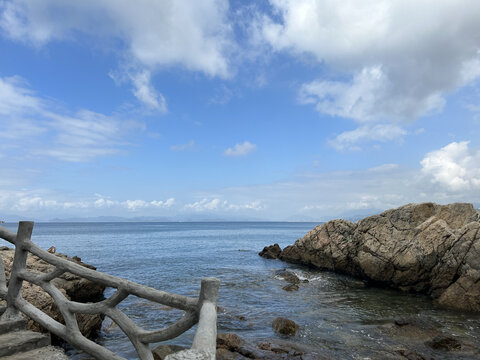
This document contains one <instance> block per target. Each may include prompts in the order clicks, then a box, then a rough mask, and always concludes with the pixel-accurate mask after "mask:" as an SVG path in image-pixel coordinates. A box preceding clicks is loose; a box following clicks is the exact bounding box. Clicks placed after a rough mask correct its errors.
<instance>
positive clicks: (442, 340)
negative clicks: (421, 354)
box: [425, 336, 462, 351]
mask: <svg viewBox="0 0 480 360" xmlns="http://www.w3.org/2000/svg"><path fill="white" fill-rule="evenodd" d="M425 345H428V346H430V347H431V348H432V349H435V350H445V351H455V350H460V349H461V348H462V344H461V343H460V341H458V340H457V339H455V338H453V337H451V336H437V337H435V338H433V339H432V340H430V341H427V342H426V343H425Z"/></svg>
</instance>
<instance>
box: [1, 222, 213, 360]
mask: <svg viewBox="0 0 480 360" xmlns="http://www.w3.org/2000/svg"><path fill="white" fill-rule="evenodd" d="M33 225H34V223H33V222H31V221H21V222H20V223H19V225H18V231H17V233H16V234H15V233H13V232H11V231H9V230H8V229H6V228H4V227H2V226H0V238H2V239H4V240H6V241H8V242H10V243H12V244H14V245H15V255H14V261H13V264H12V269H11V272H10V280H9V283H8V288H7V282H6V278H5V268H4V264H3V260H2V258H1V256H0V298H1V299H4V300H6V301H7V309H6V310H5V313H4V314H3V315H2V317H1V318H0V320H11V319H16V318H19V317H21V316H22V315H21V313H24V314H25V315H27V316H28V317H29V318H31V319H33V320H34V321H35V322H37V323H39V324H40V325H42V326H43V327H44V328H46V329H47V330H48V331H50V332H52V333H54V334H55V335H57V336H58V337H60V338H62V339H63V340H65V341H67V342H68V343H70V344H71V345H73V346H74V347H76V348H78V349H81V350H83V351H85V352H87V353H89V354H90V355H92V356H94V357H95V358H97V359H101V360H121V359H123V358H122V357H120V356H118V355H117V354H115V353H114V352H112V351H110V350H108V349H106V348H104V347H103V346H101V345H99V344H96V343H95V342H93V341H91V340H89V339H87V338H86V337H84V336H83V335H82V334H81V332H80V330H79V328H78V323H77V320H76V317H75V314H76V313H83V314H103V315H105V316H108V317H109V318H111V319H112V320H113V321H114V322H115V323H116V324H117V325H118V326H119V328H120V329H121V330H122V331H123V332H124V333H125V334H126V335H127V337H128V338H129V339H130V341H131V342H132V344H133V346H134V347H135V350H136V351H137V354H138V356H139V358H140V359H141V360H153V355H152V351H151V350H150V347H149V344H150V343H156V342H161V341H165V340H170V339H173V338H175V337H177V336H179V335H181V334H182V333H184V332H185V331H187V330H189V329H190V328H191V327H193V326H194V325H195V324H196V323H198V327H197V331H196V333H195V337H194V340H193V344H192V348H191V349H190V350H187V351H184V352H181V353H179V354H178V356H179V358H181V359H189V358H191V359H208V360H214V359H215V348H216V332H217V325H216V321H217V311H216V305H217V298H218V288H219V285H220V280H218V279H216V278H204V279H202V283H201V288H200V295H199V298H198V299H195V298H191V297H187V296H182V295H177V294H171V293H168V292H165V291H161V290H157V289H154V288H151V287H148V286H144V285H140V284H137V283H135V282H132V281H129V280H126V279H121V278H117V277H115V276H111V275H108V274H105V273H102V272H99V271H95V270H91V269H88V268H86V267H84V266H81V265H78V264H75V263H74V262H71V261H68V260H66V259H62V258H60V257H57V256H55V255H53V254H50V253H49V252H47V251H45V250H42V249H41V248H39V247H38V246H36V245H35V244H34V243H33V242H32V241H31V240H30V238H31V235H32V231H33ZM28 253H31V254H33V255H36V256H38V257H39V258H40V259H42V260H44V261H45V262H47V263H49V264H51V265H53V266H54V270H53V271H51V272H49V273H43V274H37V273H32V272H30V271H27V269H26V261H27V256H28ZM66 272H68V273H72V274H75V275H77V276H80V277H83V278H86V279H88V280H91V281H93V282H96V283H100V284H102V285H104V286H106V287H111V288H115V289H117V291H116V292H115V293H114V294H113V295H112V296H110V297H109V298H108V299H105V300H103V301H100V302H96V303H79V302H76V301H71V300H68V299H67V298H66V297H65V296H64V295H63V294H62V293H61V292H60V290H59V289H58V288H56V287H55V285H53V284H52V282H51V281H52V280H53V279H55V278H57V277H59V276H61V275H62V274H64V273H66ZM23 281H28V282H30V283H32V284H35V285H38V286H39V287H41V288H42V289H43V290H44V291H45V292H47V293H48V294H49V295H50V296H51V297H52V299H53V300H54V302H55V304H56V305H57V307H58V309H59V311H60V312H61V314H62V316H63V318H64V320H65V325H64V324H61V323H59V322H58V321H56V320H54V319H53V318H51V317H50V316H48V315H47V314H45V313H44V312H42V311H41V310H39V309H37V308H36V307H35V306H33V305H32V304H30V303H29V302H28V301H26V300H25V299H24V298H23V297H22V283H23ZM129 295H135V296H137V297H140V298H143V299H146V300H150V301H153V302H156V303H160V304H163V305H167V306H170V307H173V308H176V309H180V310H183V311H184V312H185V315H184V316H183V318H182V319H180V320H179V321H177V322H176V323H174V324H173V325H170V326H168V327H166V328H163V329H159V330H155V331H147V330H144V329H142V328H140V327H138V326H137V325H136V324H135V323H134V322H133V321H132V320H131V319H130V318H129V317H128V316H127V315H126V314H125V313H123V312H122V311H121V310H120V309H118V308H117V305H118V304H120V303H121V302H122V301H123V300H125V299H126V298H127V297H128V296H129ZM182 356H183V357H182ZM170 358H171V359H176V355H172V356H170Z"/></svg>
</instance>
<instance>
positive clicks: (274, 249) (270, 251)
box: [258, 244, 282, 259]
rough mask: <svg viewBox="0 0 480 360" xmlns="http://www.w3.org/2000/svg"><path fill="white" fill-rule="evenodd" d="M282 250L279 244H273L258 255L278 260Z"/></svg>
mask: <svg viewBox="0 0 480 360" xmlns="http://www.w3.org/2000/svg"><path fill="white" fill-rule="evenodd" d="M281 252H282V249H281V248H280V246H279V245H278V244H273V245H270V246H265V247H264V248H263V250H262V251H260V252H259V253H258V255H260V256H262V257H264V258H266V259H277V258H278V256H279V255H280V253H281Z"/></svg>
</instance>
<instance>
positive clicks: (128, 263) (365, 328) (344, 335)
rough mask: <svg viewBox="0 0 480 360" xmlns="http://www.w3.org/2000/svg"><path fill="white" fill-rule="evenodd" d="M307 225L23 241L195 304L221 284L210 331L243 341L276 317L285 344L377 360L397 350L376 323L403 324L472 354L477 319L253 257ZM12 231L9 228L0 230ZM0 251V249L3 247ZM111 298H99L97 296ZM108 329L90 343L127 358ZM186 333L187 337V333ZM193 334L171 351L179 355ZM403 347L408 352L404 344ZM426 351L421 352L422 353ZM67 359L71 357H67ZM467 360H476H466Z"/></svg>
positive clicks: (42, 233)
mask: <svg viewBox="0 0 480 360" xmlns="http://www.w3.org/2000/svg"><path fill="white" fill-rule="evenodd" d="M315 225H316V224H313V223H271V222H267V223H261V222H245V223H238V222H233V223H226V222H222V223H210V222H209V223H38V224H36V225H35V228H34V232H33V241H34V242H35V243H36V244H37V245H39V246H40V247H42V248H44V249H47V248H49V247H50V246H52V245H53V246H55V247H56V248H57V252H62V253H65V254H68V255H69V256H75V255H76V256H79V257H81V258H82V260H83V261H85V262H86V263H89V264H92V265H95V266H96V267H97V268H98V270H99V271H102V272H106V273H108V274H111V275H115V276H118V277H123V278H127V279H130V280H133V281H135V282H138V283H141V284H144V285H148V286H151V287H154V288H157V289H161V290H165V291H169V292H174V293H178V294H183V295H188V296H197V295H198V291H199V287H200V281H201V278H202V277H210V276H212V277H217V278H219V279H220V280H221V282H222V283H221V288H220V294H219V306H220V307H221V311H220V312H219V317H218V330H219V331H220V332H235V333H237V334H239V335H240V336H242V337H244V338H246V339H252V340H254V339H261V338H267V337H276V335H275V334H274V333H273V331H272V328H271V323H272V321H273V320H274V319H275V318H276V317H277V316H282V317H287V318H290V319H292V320H295V321H296V322H297V323H298V324H299V325H300V331H299V333H298V334H297V335H296V336H295V337H293V338H289V339H290V340H293V341H297V342H301V343H305V344H309V345H313V346H315V347H318V348H321V349H323V351H324V353H325V354H326V356H330V357H332V358H335V359H370V358H371V359H381V358H382V357H383V355H382V354H384V353H383V352H382V351H383V350H384V349H391V348H395V347H396V346H397V347H398V346H399V343H398V340H395V341H394V340H392V339H391V338H390V337H388V336H385V335H382V334H381V333H379V332H378V331H377V330H376V329H377V328H378V326H379V324H382V323H388V322H391V321H392V320H393V319H395V318H398V317H405V316H413V317H419V318H422V319H426V320H428V321H431V322H433V323H436V324H438V325H437V326H438V328H440V329H441V330H442V331H444V332H446V333H449V334H450V335H452V334H453V335H456V336H461V337H462V338H463V339H466V341H467V342H469V343H470V345H471V346H475V347H478V348H480V317H479V316H473V315H471V314H464V313H459V312H452V311H445V310H442V309H439V308H437V307H436V306H435V305H434V304H433V303H432V301H431V300H430V299H429V298H427V297H425V296H414V295H408V294H403V293H400V292H398V291H394V290H384V289H378V288H361V287H358V286H356V285H357V283H356V282H355V280H352V279H350V278H348V277H344V276H340V275H335V274H332V273H327V272H320V271H316V270H312V269H306V268H303V267H300V266H295V265H289V264H285V263H282V262H280V261H277V260H266V259H263V258H261V257H259V256H258V255H257V253H258V252H259V251H260V250H261V249H262V248H263V247H264V246H265V245H270V244H273V243H275V242H277V243H279V245H280V246H281V247H282V248H283V247H284V246H286V245H289V244H292V243H293V242H294V241H295V240H296V239H297V238H299V237H302V236H303V235H304V234H305V233H306V232H307V231H309V230H311V229H312V228H313V227H314V226H315ZM7 227H9V228H10V229H12V230H16V225H14V224H7ZM3 245H4V244H3ZM283 268H288V269H291V270H293V271H295V272H296V273H297V274H298V275H300V276H304V277H306V278H309V279H310V282H309V283H307V284H301V285H300V289H299V291H297V292H286V291H284V290H282V286H285V285H286V283H285V282H284V281H283V280H282V279H281V278H278V277H276V276H275V272H276V271H278V270H280V269H283ZM111 293H112V290H111V289H109V290H107V294H106V295H109V294H111ZM120 307H121V308H122V310H123V311H124V312H125V313H127V314H128V315H129V316H130V317H131V318H132V319H133V320H134V321H135V322H136V323H137V324H138V325H140V326H142V327H144V328H147V329H156V328H160V327H163V326H164V325H167V324H169V323H171V322H173V321H176V320H177V319H179V318H180V317H181V315H182V313H181V312H177V311H174V310H166V309H165V307H163V306H161V305H158V304H154V303H151V302H148V301H145V300H142V299H138V298H136V297H132V296H130V297H129V298H127V300H125V301H124V302H122V303H121V305H120ZM110 324H111V321H110V320H109V319H106V320H105V321H104V329H103V330H102V332H101V335H100V338H99V340H98V341H99V342H100V343H102V344H103V345H104V346H106V347H108V348H110V349H112V350H114V351H115V352H117V353H118V354H119V355H121V356H124V357H126V358H129V359H135V358H136V355H135V352H134V351H133V349H132V347H131V345H130V342H129V341H128V340H126V338H125V336H124V335H123V333H122V332H121V331H119V330H118V328H116V327H110ZM194 329H195V328H194ZM194 329H192V330H190V331H189V332H187V333H185V334H183V335H182V336H181V337H179V338H177V339H175V341H173V343H176V344H180V345H185V346H189V345H190V344H191V342H192V339H193V336H194ZM407 345H408V344H407ZM424 351H428V350H424ZM71 354H72V355H74V356H76V357H77V358H81V355H79V354H77V355H75V354H76V353H75V352H72V353H71ZM430 355H431V356H434V357H435V359H440V358H441V359H467V358H468V359H470V358H472V357H471V355H470V356H463V357H462V356H461V355H459V354H455V353H447V352H432V353H431V354H430ZM473 358H476V357H473Z"/></svg>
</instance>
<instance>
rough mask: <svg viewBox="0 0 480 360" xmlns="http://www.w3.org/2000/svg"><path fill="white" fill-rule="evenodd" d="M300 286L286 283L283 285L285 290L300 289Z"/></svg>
mask: <svg viewBox="0 0 480 360" xmlns="http://www.w3.org/2000/svg"><path fill="white" fill-rule="evenodd" d="M298 289H299V287H298V285H297V284H290V285H286V286H284V287H282V290H285V291H289V292H291V291H298Z"/></svg>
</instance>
